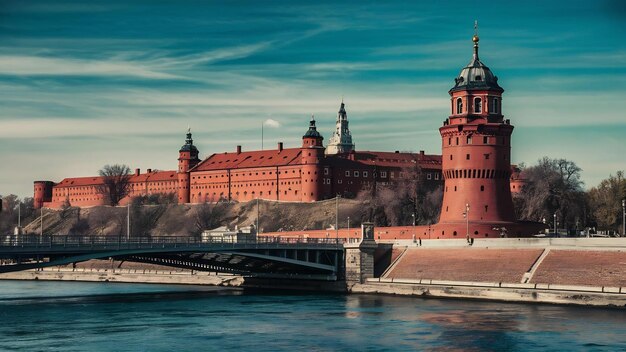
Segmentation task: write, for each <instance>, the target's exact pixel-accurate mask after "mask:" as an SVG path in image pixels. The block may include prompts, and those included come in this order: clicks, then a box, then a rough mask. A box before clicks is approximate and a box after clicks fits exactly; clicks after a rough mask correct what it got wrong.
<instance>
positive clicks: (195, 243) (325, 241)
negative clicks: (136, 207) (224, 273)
mask: <svg viewBox="0 0 626 352" xmlns="http://www.w3.org/2000/svg"><path fill="white" fill-rule="evenodd" d="M212 245H213V246H220V245H224V246H229V247H234V248H242V247H253V248H254V247H259V246H264V247H268V246H270V247H271V246H272V245H276V246H280V247H284V246H294V247H297V246H306V245H311V246H315V247H325V248H340V247H342V246H343V241H342V240H341V239H336V238H285V237H280V236H278V237H265V236H262V237H257V238H244V239H232V238H209V239H198V238H195V237H190V236H151V237H131V238H126V237H125V236H88V235H86V236H70V235H68V236H63V235H57V236H50V235H45V236H40V235H8V236H4V237H1V238H0V250H11V249H16V248H31V249H32V248H35V249H37V248H40V249H44V248H68V249H69V248H74V249H99V248H105V249H114V248H119V249H146V248H182V247H210V246H212Z"/></svg>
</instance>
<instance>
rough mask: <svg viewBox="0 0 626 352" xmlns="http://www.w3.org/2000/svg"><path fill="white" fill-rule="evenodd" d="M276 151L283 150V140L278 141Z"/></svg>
mask: <svg viewBox="0 0 626 352" xmlns="http://www.w3.org/2000/svg"><path fill="white" fill-rule="evenodd" d="M278 151H279V152H282V151H283V142H278Z"/></svg>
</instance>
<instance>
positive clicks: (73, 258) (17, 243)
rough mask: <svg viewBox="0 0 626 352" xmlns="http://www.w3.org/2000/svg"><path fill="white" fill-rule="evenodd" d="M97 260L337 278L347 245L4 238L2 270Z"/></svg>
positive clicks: (272, 239) (335, 242) (1, 241)
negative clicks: (344, 246) (114, 259)
mask: <svg viewBox="0 0 626 352" xmlns="http://www.w3.org/2000/svg"><path fill="white" fill-rule="evenodd" d="M97 258H118V259H122V260H128V261H139V262H144V263H154V264H162V265H169V266H176V267H184V268H192V269H197V270H211V271H220V272H230V273H240V274H253V275H255V276H262V275H272V276H276V275H289V276H290V277H293V276H294V275H296V276H297V275H302V276H307V277H312V276H317V277H322V278H325V279H328V278H332V279H336V278H337V273H338V272H339V268H340V266H341V260H342V258H343V243H342V242H341V241H340V240H337V239H308V238H304V239H294V238H280V237H260V238H258V239H247V240H242V241H241V240H240V241H225V240H221V239H220V240H211V241H201V240H197V239H194V238H191V237H175V236H172V237H131V238H124V237H108V236H36V235H28V236H7V237H4V238H1V239H0V259H4V261H3V264H4V265H0V272H7V271H18V270H26V269H33V268H40V267H46V266H54V265H64V264H69V263H75V262H81V261H85V260H90V259H97Z"/></svg>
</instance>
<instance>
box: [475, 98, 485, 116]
mask: <svg viewBox="0 0 626 352" xmlns="http://www.w3.org/2000/svg"><path fill="white" fill-rule="evenodd" d="M482 111H483V101H482V99H480V98H474V112H476V113H480V112H482Z"/></svg>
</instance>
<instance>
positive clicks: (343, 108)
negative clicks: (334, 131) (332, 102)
mask: <svg viewBox="0 0 626 352" xmlns="http://www.w3.org/2000/svg"><path fill="white" fill-rule="evenodd" d="M347 118H348V114H347V113H346V104H344V103H343V95H342V96H341V105H340V106H339V111H338V113H337V121H340V120H346V119H347Z"/></svg>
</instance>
